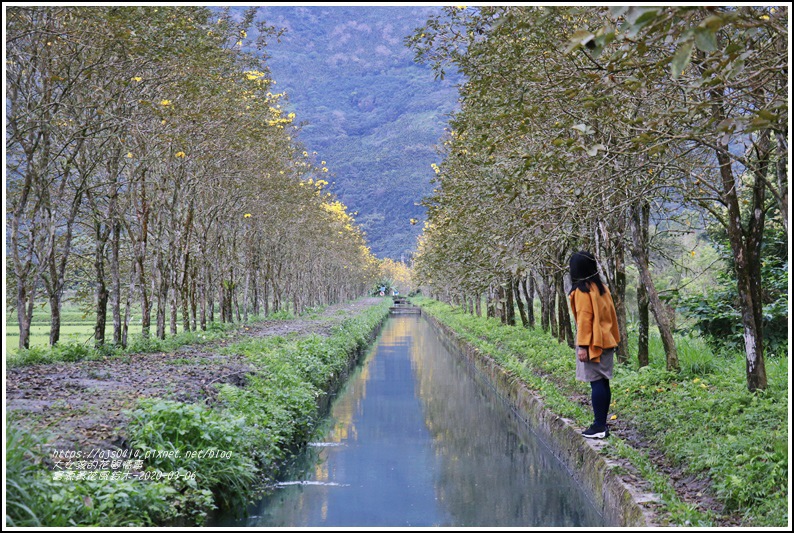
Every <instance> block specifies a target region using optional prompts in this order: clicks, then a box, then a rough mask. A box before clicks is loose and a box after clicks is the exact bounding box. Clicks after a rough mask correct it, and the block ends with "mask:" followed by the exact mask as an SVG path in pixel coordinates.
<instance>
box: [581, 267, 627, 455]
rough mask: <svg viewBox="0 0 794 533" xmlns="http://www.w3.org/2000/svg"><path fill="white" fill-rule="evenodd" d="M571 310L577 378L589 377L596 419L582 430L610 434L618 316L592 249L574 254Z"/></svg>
mask: <svg viewBox="0 0 794 533" xmlns="http://www.w3.org/2000/svg"><path fill="white" fill-rule="evenodd" d="M570 270H571V284H572V288H571V293H570V295H569V298H570V302H571V311H573V317H574V320H575V321H576V379H578V380H579V381H589V382H590V390H591V399H592V403H593V415H594V417H593V423H592V424H591V425H590V427H589V428H587V429H585V430H584V431H582V435H584V436H585V437H587V438H590V439H603V438H605V437H608V436H609V428H607V412H608V411H609V404H610V402H611V401H612V391H611V390H610V388H609V380H610V379H612V366H613V362H614V354H615V347H616V346H617V345H618V342H620V335H619V333H618V318H617V314H616V313H615V304H614V303H613V301H612V295H611V294H610V292H609V289H608V288H607V287H606V286H605V285H604V283H603V282H602V281H601V278H600V277H599V275H598V265H597V264H596V260H595V257H593V255H592V254H591V253H589V252H576V253H574V254H573V255H572V256H571V262H570Z"/></svg>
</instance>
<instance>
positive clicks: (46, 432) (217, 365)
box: [6, 298, 383, 452]
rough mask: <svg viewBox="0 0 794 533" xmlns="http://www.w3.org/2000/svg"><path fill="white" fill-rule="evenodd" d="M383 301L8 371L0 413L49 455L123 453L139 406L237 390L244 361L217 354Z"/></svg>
mask: <svg viewBox="0 0 794 533" xmlns="http://www.w3.org/2000/svg"><path fill="white" fill-rule="evenodd" d="M382 301H383V300H382V299H381V298H363V299H359V300H356V301H354V302H348V303H345V304H336V305H331V306H328V307H326V308H325V309H324V310H323V311H322V312H320V313H318V314H317V315H316V316H313V317H311V318H304V317H300V318H296V319H292V320H269V321H263V322H257V323H253V324H250V325H247V326H245V327H241V328H240V329H238V330H236V331H235V332H234V333H232V334H230V336H229V337H227V338H226V339H224V340H221V341H214V342H212V343H207V344H202V345H190V346H183V347H181V348H179V349H177V350H175V351H174V352H171V353H146V354H131V355H129V356H121V357H114V358H106V359H104V360H98V361H81V362H76V363H59V364H47V365H31V366H23V367H17V368H11V369H9V370H8V371H7V372H6V413H7V415H8V418H9V419H10V420H13V421H15V422H17V423H19V424H20V425H21V426H23V427H25V428H26V429H29V430H32V431H33V432H34V433H35V434H37V435H39V436H41V437H43V438H44V439H45V442H46V448H47V449H49V450H84V451H86V452H88V451H90V450H91V449H94V448H97V449H101V450H116V449H119V448H122V447H123V446H124V434H123V430H122V428H123V427H124V426H125V425H126V422H127V416H126V415H125V414H124V411H125V410H127V409H132V408H134V407H135V404H136V402H137V401H138V399H140V398H147V397H149V398H164V399H169V400H177V401H186V402H197V401H205V402H209V401H211V399H212V397H213V393H214V385H215V384H217V383H231V384H235V385H239V384H242V383H243V382H244V379H245V375H246V374H247V373H248V372H249V371H251V370H253V367H252V366H251V365H250V364H249V363H248V362H247V361H246V360H245V357H243V356H237V355H232V356H229V355H219V354H218V353H217V352H218V349H219V348H222V347H224V346H227V345H229V344H232V343H234V342H237V341H239V340H242V339H244V338H246V337H267V336H273V335H279V336H286V335H308V334H311V333H316V334H319V335H326V336H327V335H329V334H330V330H331V328H333V327H334V326H335V325H337V324H339V323H341V322H342V321H343V320H344V319H345V318H348V317H350V316H353V315H356V314H358V313H360V312H361V311H363V310H365V309H367V308H368V307H371V306H372V305H376V304H378V303H380V302H382Z"/></svg>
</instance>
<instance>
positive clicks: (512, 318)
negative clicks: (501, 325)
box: [501, 277, 516, 326]
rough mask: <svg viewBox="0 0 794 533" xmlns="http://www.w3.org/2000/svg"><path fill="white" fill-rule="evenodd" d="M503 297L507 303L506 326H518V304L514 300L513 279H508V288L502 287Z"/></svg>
mask: <svg viewBox="0 0 794 533" xmlns="http://www.w3.org/2000/svg"><path fill="white" fill-rule="evenodd" d="M501 290H502V295H503V296H502V297H503V298H504V300H505V302H504V305H505V324H507V325H508V326H515V325H516V304H515V301H514V300H513V280H512V278H511V277H508V278H507V286H506V287H505V286H501Z"/></svg>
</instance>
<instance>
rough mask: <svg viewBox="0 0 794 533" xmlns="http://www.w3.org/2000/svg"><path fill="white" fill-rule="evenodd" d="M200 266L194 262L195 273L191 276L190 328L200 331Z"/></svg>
mask: <svg viewBox="0 0 794 533" xmlns="http://www.w3.org/2000/svg"><path fill="white" fill-rule="evenodd" d="M198 298H199V295H198V266H197V265H196V264H195V261H194V264H193V273H192V275H191V276H190V329H191V331H198V322H197V318H198V316H197V311H198Z"/></svg>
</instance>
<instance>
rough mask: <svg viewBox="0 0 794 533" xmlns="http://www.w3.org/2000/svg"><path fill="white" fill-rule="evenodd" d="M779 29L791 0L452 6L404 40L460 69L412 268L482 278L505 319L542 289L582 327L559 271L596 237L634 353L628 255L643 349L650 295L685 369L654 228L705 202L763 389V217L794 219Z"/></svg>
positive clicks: (557, 315)
mask: <svg viewBox="0 0 794 533" xmlns="http://www.w3.org/2000/svg"><path fill="white" fill-rule="evenodd" d="M787 42H788V11H787V8H785V7H749V6H743V7H738V8H734V7H694V6H677V7H612V8H606V7H595V6H594V7H547V6H543V7H507V6H504V7H481V8H476V9H472V8H468V9H467V8H463V7H450V8H446V9H445V10H444V13H443V14H442V15H440V16H438V17H434V18H432V19H430V20H428V22H427V24H426V26H424V27H423V28H420V29H418V30H417V31H416V32H415V33H414V34H413V35H412V36H411V37H410V38H409V39H408V41H407V44H408V45H409V46H411V47H413V49H414V50H415V53H416V56H417V59H418V60H420V61H425V62H428V63H430V64H432V65H433V66H434V68H435V69H436V71H437V73H438V74H439V75H440V76H443V75H444V71H445V69H449V68H457V69H458V70H460V72H462V73H463V74H464V75H465V76H466V78H467V81H466V83H465V84H463V85H462V87H461V88H460V101H461V110H460V112H458V113H457V114H456V115H455V116H454V118H453V119H452V121H451V122H450V126H451V131H450V132H449V138H448V139H447V140H446V141H445V143H444V149H443V156H444V160H443V162H442V163H441V165H439V166H437V167H436V168H435V170H436V172H437V174H438V175H437V178H436V184H437V187H436V189H435V191H434V193H433V195H432V196H431V197H430V198H429V199H428V201H427V207H428V211H429V217H428V224H427V226H426V227H425V232H424V234H423V237H422V239H421V241H420V247H419V253H418V256H417V258H416V263H415V265H416V270H417V275H418V277H419V278H420V279H421V280H422V281H423V282H424V283H426V284H428V285H429V286H431V287H433V288H434V289H433V290H434V291H436V292H438V293H443V292H444V291H449V290H450V288H452V289H453V290H454V292H455V293H457V294H458V295H479V294H482V293H483V292H486V291H490V292H491V295H492V298H491V301H493V302H494V306H493V307H494V309H495V311H498V310H500V309H504V315H505V316H504V320H506V321H509V320H510V319H511V317H509V316H508V315H507V314H506V313H508V312H511V311H512V309H513V299H514V298H517V299H518V300H519V302H520V303H523V302H521V298H522V296H521V294H522V292H523V298H524V300H525V301H527V300H528V301H529V303H530V304H531V302H532V299H533V298H534V294H535V292H536V291H537V294H538V295H539V297H540V299H541V303H542V309H543V313H542V314H543V317H542V319H543V321H544V325H548V327H550V328H551V329H553V330H554V331H555V333H556V334H557V335H558V337H559V338H560V339H561V340H569V341H570V342H572V335H571V328H570V323H569V319H568V313H567V301H566V294H565V290H564V284H565V279H564V273H565V271H566V269H567V259H568V257H569V256H570V254H571V252H573V251H575V250H577V249H590V250H592V251H594V253H595V254H596V256H597V258H598V260H599V263H600V264H601V272H602V273H603V274H604V275H605V277H606V278H607V281H608V284H609V286H610V289H611V292H612V294H613V296H614V298H615V302H616V307H617V309H618V317H619V322H620V324H619V326H620V329H621V332H622V337H623V339H624V343H623V345H622V346H621V347H619V350H618V353H619V356H620V357H622V358H625V357H626V349H625V339H626V336H627V335H626V331H627V330H626V305H625V302H626V266H627V262H628V261H633V263H634V265H635V266H636V268H637V271H638V272H639V278H640V284H639V285H640V286H639V288H638V295H637V300H638V305H639V317H640V339H639V340H640V353H639V357H640V364H647V330H648V309H650V311H651V312H652V313H653V316H654V318H655V320H656V324H657V325H658V327H659V331H660V333H661V337H662V341H663V344H664V348H665V352H666V355H667V366H668V368H669V369H671V370H677V368H678V358H677V353H676V346H675V342H674V341H673V336H672V331H673V329H674V328H673V323H672V321H673V317H674V315H673V313H672V312H671V310H670V308H669V307H668V305H667V304H666V303H665V302H664V301H663V300H662V298H660V295H659V294H658V292H657V290H656V287H655V285H654V281H653V278H652V275H651V269H650V266H649V265H650V254H651V251H652V236H653V235H654V234H655V233H657V234H658V233H660V232H670V231H689V230H691V229H692V225H693V221H695V220H698V218H696V217H700V219H702V220H708V221H709V222H715V223H717V224H719V225H720V226H722V227H723V228H724V230H725V233H726V234H727V237H728V241H729V243H730V247H731V249H732V252H733V258H734V261H733V266H734V272H735V279H736V291H737V294H738V299H739V303H740V309H741V321H742V326H743V330H744V339H745V350H746V360H747V384H748V387H749V388H750V389H751V390H756V389H763V388H765V387H766V373H765V370H764V343H763V305H764V303H765V301H764V298H765V291H764V287H763V284H762V276H761V264H762V253H763V235H764V227H765V226H766V225H768V224H770V223H771V224H782V225H783V227H784V229H785V232H786V234H787V233H788V225H787V217H788V177H787V172H788V160H787V153H788V129H787V124H788V70H787V64H788V48H787ZM518 287H521V290H519V289H518ZM451 296H454V294H451ZM478 301H479V299H477V300H476V302H478ZM555 304H556V311H555ZM519 309H521V305H520V306H519ZM527 309H529V310H531V309H532V306H531V305H529V306H528V307H527ZM522 318H523V317H522ZM525 320H526V321H527V322H529V321H530V320H531V318H530V317H529V316H527V317H526V318H525Z"/></svg>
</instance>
